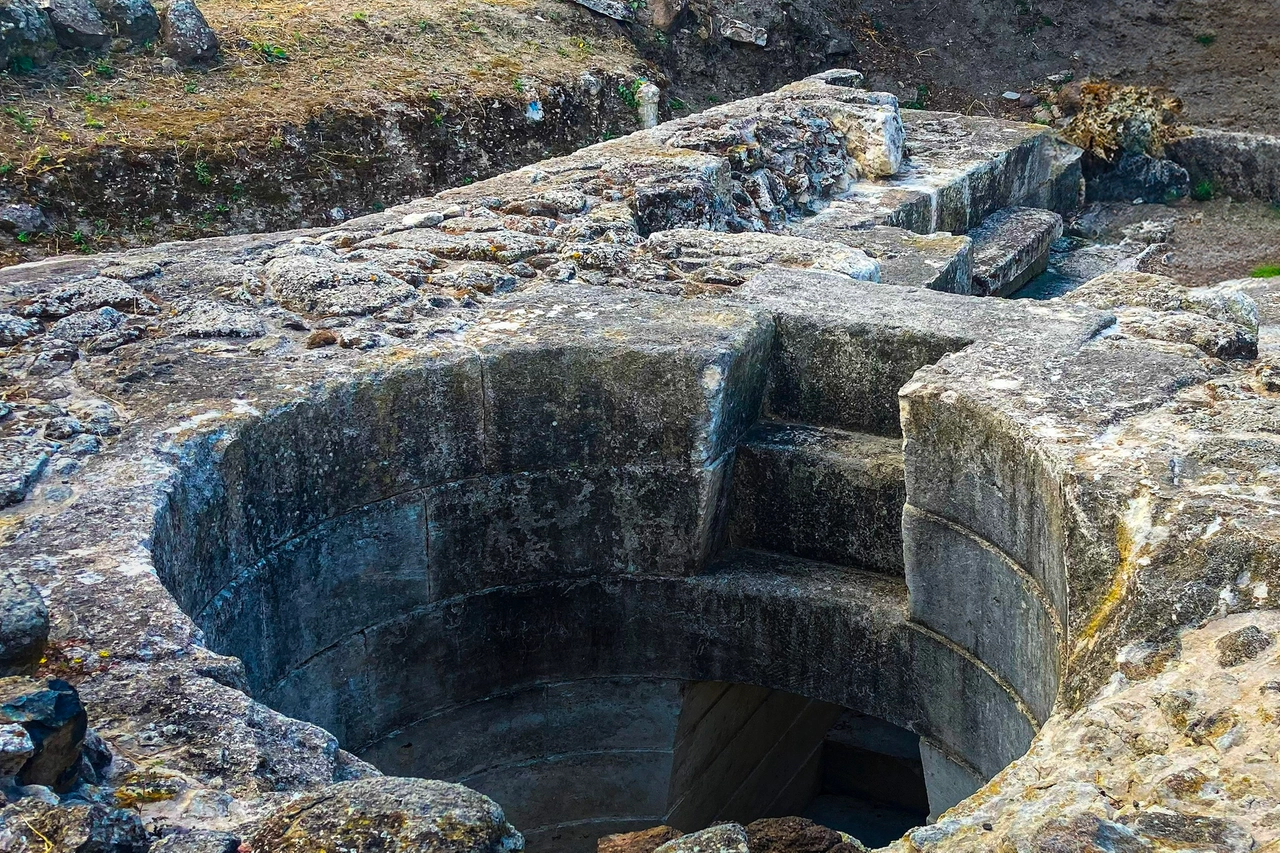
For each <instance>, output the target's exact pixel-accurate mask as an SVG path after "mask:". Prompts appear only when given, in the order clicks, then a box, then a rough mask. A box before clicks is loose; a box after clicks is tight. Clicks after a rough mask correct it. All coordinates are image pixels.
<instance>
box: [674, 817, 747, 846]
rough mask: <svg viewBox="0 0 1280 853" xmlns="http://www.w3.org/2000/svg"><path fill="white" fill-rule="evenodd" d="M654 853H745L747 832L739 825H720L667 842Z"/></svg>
mask: <svg viewBox="0 0 1280 853" xmlns="http://www.w3.org/2000/svg"><path fill="white" fill-rule="evenodd" d="M654 853H747V831H746V830H745V829H743V827H742V825H741V824H737V823H722V824H720V825H719V826H713V827H711V828H709V829H704V830H702V831H701V832H693V833H690V834H689V835H685V836H682V837H680V838H677V839H676V840H674V841H668V842H667V843H666V844H664V845H662V846H661V847H659V848H658V849H657V850H656V851H654Z"/></svg>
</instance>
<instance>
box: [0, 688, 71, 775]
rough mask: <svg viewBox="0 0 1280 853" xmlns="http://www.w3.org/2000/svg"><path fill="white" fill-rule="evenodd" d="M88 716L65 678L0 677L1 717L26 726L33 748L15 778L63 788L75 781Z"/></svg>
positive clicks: (1, 720)
mask: <svg viewBox="0 0 1280 853" xmlns="http://www.w3.org/2000/svg"><path fill="white" fill-rule="evenodd" d="M87 719H88V718H87V716H86V715H85V710H84V707H83V706H82V705H81V704H80V697H79V696H78V695H77V694H76V691H75V688H73V687H72V686H71V685H70V684H67V683H66V682H65V681H59V680H56V679H55V680H51V681H49V682H48V683H41V682H38V681H33V680H31V679H27V678H21V677H14V678H5V679H0V722H5V723H17V724H19V725H21V726H22V727H23V728H25V729H26V730H27V734H28V735H30V737H31V743H32V746H33V747H34V751H33V753H32V755H31V757H30V758H29V759H27V762H26V763H25V764H24V765H23V766H22V769H21V770H19V771H18V774H17V777H18V782H19V784H22V785H44V786H45V787H47V788H52V789H54V790H55V791H57V792H59V793H65V792H66V791H67V790H69V789H70V788H71V786H72V785H73V784H74V783H75V778H76V771H77V769H78V765H79V763H80V748H81V747H82V746H83V745H84V737H85V730H86V728H87Z"/></svg>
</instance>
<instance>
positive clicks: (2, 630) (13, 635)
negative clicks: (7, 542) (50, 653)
mask: <svg viewBox="0 0 1280 853" xmlns="http://www.w3.org/2000/svg"><path fill="white" fill-rule="evenodd" d="M0 617H2V618H0V678H3V677H6V676H13V675H30V674H31V673H32V672H34V671H35V668H36V666H37V665H38V664H39V663H40V658H41V657H42V656H43V654H44V648H45V642H46V640H47V639H48V637H49V610H48V608H47V607H45V604H44V601H43V599H41V598H40V593H39V592H38V591H37V590H36V589H35V588H33V587H32V586H31V585H30V584H29V583H27V582H26V581H25V580H24V579H22V578H20V577H17V576H15V575H13V574H12V573H11V572H9V571H8V570H6V569H3V568H0Z"/></svg>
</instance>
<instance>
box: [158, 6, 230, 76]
mask: <svg viewBox="0 0 1280 853" xmlns="http://www.w3.org/2000/svg"><path fill="white" fill-rule="evenodd" d="M160 35H161V39H162V41H163V43H164V52H165V53H167V54H169V56H170V57H171V58H172V59H175V60H177V61H178V62H182V63H186V64H192V63H197V62H209V61H210V60H212V59H213V58H214V57H215V56H217V55H218V37H217V36H216V35H215V34H214V32H213V28H212V27H210V26H209V22H208V21H206V20H205V19H204V14H203V13H202V12H201V11H200V9H199V8H198V7H197V6H196V4H195V3H193V2H192V0H174V2H173V3H170V4H169V8H168V9H166V10H165V13H164V18H163V19H162V21H161V23H160Z"/></svg>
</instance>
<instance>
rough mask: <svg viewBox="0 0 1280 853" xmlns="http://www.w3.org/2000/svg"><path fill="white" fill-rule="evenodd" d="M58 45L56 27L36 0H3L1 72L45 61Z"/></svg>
mask: <svg viewBox="0 0 1280 853" xmlns="http://www.w3.org/2000/svg"><path fill="white" fill-rule="evenodd" d="M55 44H56V42H55V40H54V36H53V26H52V25H51V24H50V23H49V18H48V17H47V16H46V15H45V13H44V11H43V10H41V8H40V7H39V6H38V5H37V4H36V0H0V71H2V70H4V69H7V68H10V67H19V66H20V65H21V64H22V63H23V62H30V63H33V64H34V63H41V62H44V61H45V60H47V59H48V58H49V54H51V53H52V52H53V49H54V46H55Z"/></svg>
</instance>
